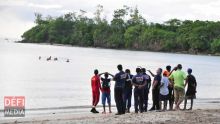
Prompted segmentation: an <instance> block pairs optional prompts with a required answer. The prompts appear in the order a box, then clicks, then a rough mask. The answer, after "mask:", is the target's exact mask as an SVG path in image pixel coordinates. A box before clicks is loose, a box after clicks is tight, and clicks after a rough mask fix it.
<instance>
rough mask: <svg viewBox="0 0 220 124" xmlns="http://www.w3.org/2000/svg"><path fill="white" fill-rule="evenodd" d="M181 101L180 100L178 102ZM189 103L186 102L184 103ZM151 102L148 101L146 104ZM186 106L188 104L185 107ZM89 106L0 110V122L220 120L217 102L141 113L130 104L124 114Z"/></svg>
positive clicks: (112, 123) (192, 123) (202, 122)
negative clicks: (19, 113)
mask: <svg viewBox="0 0 220 124" xmlns="http://www.w3.org/2000/svg"><path fill="white" fill-rule="evenodd" d="M181 105H182V104H181ZM187 105H189V104H187ZM150 106H151V104H150V105H149V107H150ZM188 107H189V106H188ZM188 107H187V108H188ZM90 109H91V107H89V106H87V107H82V108H79V107H63V108H60V109H56V108H55V109H53V108H50V109H45V110H44V109H43V110H30V109H27V110H26V112H25V113H26V115H25V117H19V118H18V117H4V113H3V112H0V115H1V117H0V124H3V123H4V124H6V123H7V124H8V123H13V124H14V123H27V124H29V123H30V124H33V123H34V124H38V123H39V124H42V123H44V124H52V123H59V124H67V123H68V124H69V123H77V124H78V123H79V124H81V123H82V124H103V123H105V124H121V123H122V124H123V123H126V124H127V123H128V124H133V123H137V124H152V123H164V124H165V123H169V124H183V123H186V124H187V123H190V124H197V123H199V124H207V123H220V104H219V102H218V103H212V102H211V103H203V104H200V103H198V102H195V104H194V107H193V110H184V111H183V110H179V111H165V112H158V111H148V112H144V113H138V114H135V113H134V106H132V110H131V113H126V114H124V115H120V116H118V115H115V113H116V108H115V107H112V112H113V113H108V108H106V110H107V114H101V112H102V106H100V105H99V106H98V107H97V110H98V111H99V112H100V113H99V114H93V113H91V112H90Z"/></svg>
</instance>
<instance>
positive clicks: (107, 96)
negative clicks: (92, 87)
mask: <svg viewBox="0 0 220 124" xmlns="http://www.w3.org/2000/svg"><path fill="white" fill-rule="evenodd" d="M106 99H107V102H108V104H111V94H110V93H107V92H102V104H103V105H105V101H106Z"/></svg>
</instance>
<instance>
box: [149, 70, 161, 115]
mask: <svg viewBox="0 0 220 124" xmlns="http://www.w3.org/2000/svg"><path fill="white" fill-rule="evenodd" d="M149 72H150V73H151V75H152V76H153V77H154V81H153V85H152V97H153V106H152V108H151V109H150V110H149V111H153V110H160V104H159V102H160V101H159V95H160V81H161V78H162V77H161V73H162V69H161V68H158V69H157V75H154V74H153V73H152V72H151V71H149Z"/></svg>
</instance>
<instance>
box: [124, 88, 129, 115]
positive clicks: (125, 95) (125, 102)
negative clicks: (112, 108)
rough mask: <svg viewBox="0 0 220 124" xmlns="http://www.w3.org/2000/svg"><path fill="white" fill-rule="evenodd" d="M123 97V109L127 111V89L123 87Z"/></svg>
mask: <svg viewBox="0 0 220 124" xmlns="http://www.w3.org/2000/svg"><path fill="white" fill-rule="evenodd" d="M123 97H124V106H125V110H126V111H127V110H128V108H127V104H128V90H127V89H125V91H124V95H123Z"/></svg>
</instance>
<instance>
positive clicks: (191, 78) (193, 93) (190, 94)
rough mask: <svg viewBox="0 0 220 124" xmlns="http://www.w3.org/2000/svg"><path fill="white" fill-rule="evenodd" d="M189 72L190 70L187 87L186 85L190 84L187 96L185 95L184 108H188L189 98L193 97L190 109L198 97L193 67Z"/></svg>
mask: <svg viewBox="0 0 220 124" xmlns="http://www.w3.org/2000/svg"><path fill="white" fill-rule="evenodd" d="M187 72H188V76H187V78H186V83H185V87H186V85H188V87H187V91H186V96H185V102H184V110H186V104H187V99H191V106H190V108H189V110H192V107H193V99H195V98H196V87H197V82H196V78H195V76H193V75H192V69H191V68H189V69H188V70H187Z"/></svg>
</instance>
